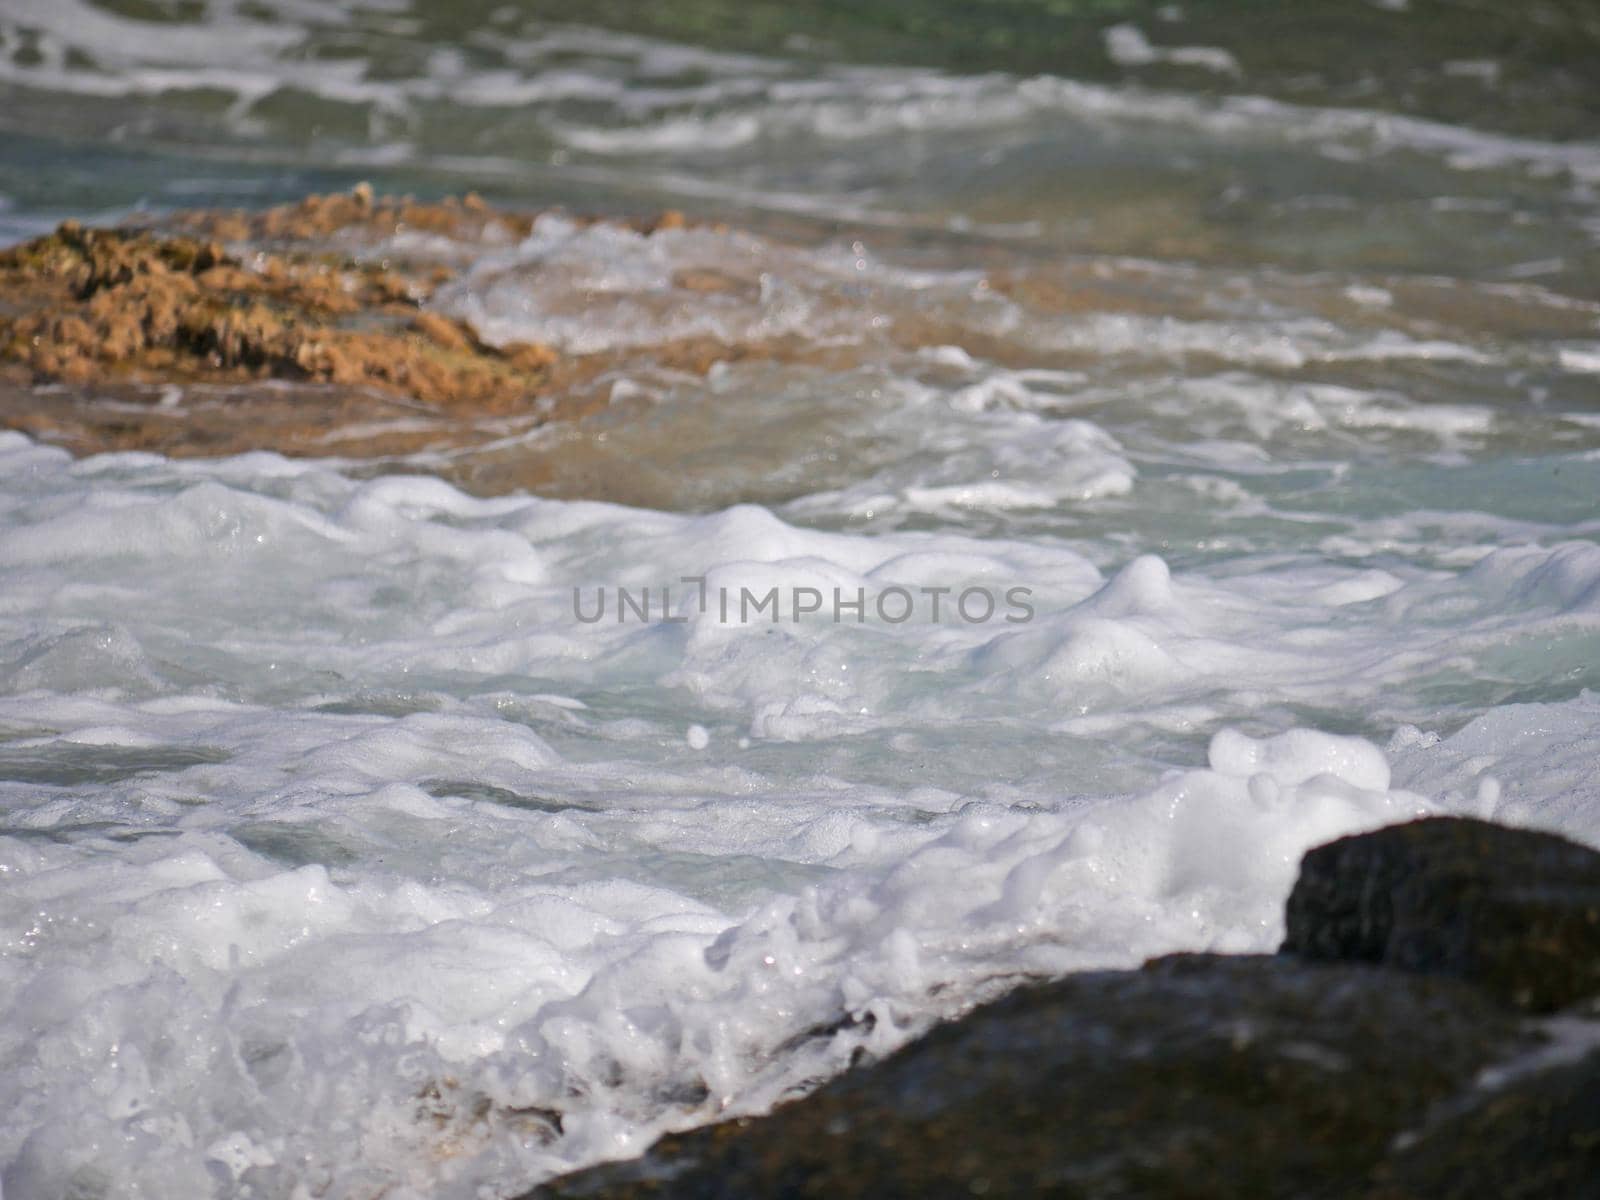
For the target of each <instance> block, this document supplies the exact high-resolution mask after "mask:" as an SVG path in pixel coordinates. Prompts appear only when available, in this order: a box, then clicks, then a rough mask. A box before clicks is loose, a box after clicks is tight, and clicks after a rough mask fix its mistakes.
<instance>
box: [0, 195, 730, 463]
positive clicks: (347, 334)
mask: <svg viewBox="0 0 1600 1200" xmlns="http://www.w3.org/2000/svg"><path fill="white" fill-rule="evenodd" d="M535 219H536V216H535V214H528V213H508V212H503V211H499V210H495V209H491V208H490V207H489V206H487V205H486V204H484V203H483V202H482V201H481V200H479V199H478V198H477V197H475V196H472V195H468V196H467V197H465V198H464V199H461V200H455V199H451V200H446V201H444V202H441V203H438V204H422V203H418V202H416V201H413V200H411V199H409V198H395V197H380V196H375V195H374V194H373V192H372V190H371V188H369V187H367V186H365V185H363V186H361V187H358V188H356V189H355V190H354V191H352V192H350V193H345V194H339V195H331V196H311V197H307V198H306V199H305V200H303V201H300V202H299V203H296V204H291V205H283V206H280V207H277V208H272V209H267V210H265V211H261V212H246V211H243V210H240V211H227V210H221V211H218V210H207V211H200V212H188V213H177V214H174V215H171V216H169V217H165V218H162V219H160V220H159V221H154V222H152V223H150V224H147V225H142V226H128V227H121V228H111V229H94V228H85V227H82V226H80V225H78V224H77V223H75V222H67V223H65V224H63V225H62V226H61V227H60V228H59V229H58V230H56V231H55V232H54V233H52V234H49V235H46V236H44V237H40V238H36V239H34V240H33V241H30V242H27V243H24V244H22V245H19V246H13V247H10V248H9V249H5V250H3V251H0V426H4V427H9V428H13V429H20V430H22V431H23V432H25V433H28V434H30V435H32V436H34V437H37V438H40V439H42V440H45V441H50V442H54V443H56V444H59V445H63V446H65V447H66V448H68V449H70V450H72V451H73V452H75V453H97V452H101V451H115V450H148V451H155V452H159V453H163V454H168V455H174V456H188V455H222V454H236V453H241V452H245V451H250V450H277V451H280V452H283V453H287V454H292V455H340V456H346V457H353V458H366V459H376V458H381V457H384V456H398V455H405V454H411V453H416V452H418V451H423V450H438V451H449V450H451V449H454V448H458V447H462V446H471V445H475V444H482V443H485V442H488V441H492V440H494V439H497V438H504V437H507V436H511V435H516V434H521V433H526V432H527V431H528V430H530V429H535V428H538V427H540V426H543V425H544V424H546V423H548V422H550V421H559V420H573V419H576V418H578V417H581V416H583V415H585V414H587V413H589V412H592V411H594V410H595V409H597V408H599V407H602V406H603V405H604V403H605V400H606V398H607V397H606V389H605V388H603V387H593V386H590V384H591V383H592V381H593V380H594V379H595V378H596V377H598V376H600V375H602V374H603V373H604V372H605V371H606V370H607V369H608V368H609V367H611V366H612V365H613V364H612V363H611V362H609V361H608V360H606V359H605V358H604V357H599V356H592V357H591V358H589V359H585V360H580V359H578V358H577V357H576V356H571V355H563V354H561V353H559V352H557V351H556V350H555V349H553V348H551V347H549V346H545V345H541V344H533V343H499V344H494V345H491V344H488V343H486V342H485V341H483V340H482V339H481V338H480V337H479V336H478V334H477V332H476V331H475V330H474V329H473V328H472V327H471V326H470V325H468V324H467V323H465V322H463V321H461V320H458V319H456V318H454V317H452V316H449V315H447V314H445V313H441V312H439V311H436V310H434V309H432V308H430V306H429V301H430V298H431V297H432V296H433V295H434V293H435V292H436V291H437V290H438V289H439V288H440V287H441V286H443V285H445V284H447V283H448V282H449V281H450V280H452V279H453V278H454V277H455V273H456V271H457V270H458V269H459V266H460V264H459V263H457V262H454V261H450V257H451V256H450V255H448V254H445V255H443V256H442V257H441V254H440V253H439V252H438V247H439V246H455V247H464V246H473V247H480V248H483V247H494V246H506V245H512V244H514V243H515V242H516V241H517V240H519V239H521V238H524V237H526V236H527V235H528V233H529V231H530V230H531V229H532V227H533V222H534V220H535ZM564 219H567V220H572V219H571V218H564ZM577 223H578V224H580V225H581V224H584V223H589V224H593V223H594V222H593V221H589V222H584V221H578V222H577ZM686 226H687V222H686V221H685V219H684V218H683V217H682V215H681V214H678V213H675V212H667V213H663V214H661V215H659V216H657V217H654V218H652V219H650V220H648V221H635V222H631V223H627V228H629V229H631V230H632V231H633V232H636V233H640V234H646V235H648V234H650V233H653V232H655V231H658V230H673V229H680V228H684V227H686ZM401 238H408V239H410V240H409V242H408V244H409V245H410V246H412V250H411V251H410V252H408V253H402V252H400V251H398V250H396V249H395V247H394V243H395V242H396V240H397V239H401ZM429 239H432V240H431V241H430V240H429ZM697 355H698V356H699V357H700V358H706V355H705V353H704V349H703V348H695V347H690V348H688V351H686V352H685V353H684V354H683V355H680V357H683V358H685V359H686V360H692V359H695V358H696V356H697ZM714 358H715V355H713V356H711V357H710V358H707V359H706V361H707V362H709V361H712V360H714ZM517 482H518V483H523V484H526V483H532V484H533V485H535V486H537V484H538V483H539V482H540V480H539V479H532V480H518V481H517Z"/></svg>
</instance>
